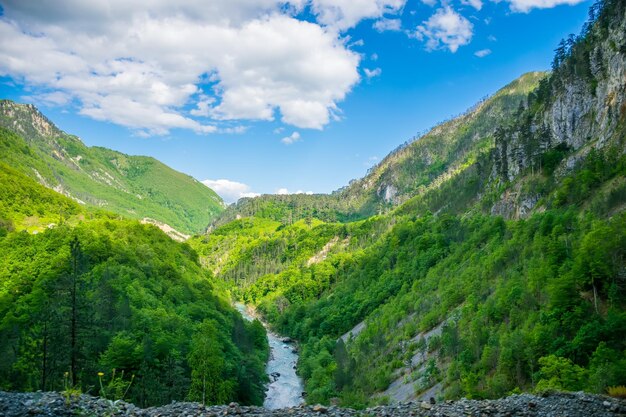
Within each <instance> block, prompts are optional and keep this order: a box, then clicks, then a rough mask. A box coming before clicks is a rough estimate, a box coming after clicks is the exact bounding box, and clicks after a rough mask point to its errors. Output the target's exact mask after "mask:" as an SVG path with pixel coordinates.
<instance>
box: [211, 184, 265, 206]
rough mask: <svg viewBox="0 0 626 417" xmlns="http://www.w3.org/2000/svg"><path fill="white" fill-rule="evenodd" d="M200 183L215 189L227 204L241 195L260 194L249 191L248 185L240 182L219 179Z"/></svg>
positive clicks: (241, 196) (256, 195)
mask: <svg viewBox="0 0 626 417" xmlns="http://www.w3.org/2000/svg"><path fill="white" fill-rule="evenodd" d="M202 183H203V184H204V185H206V186H207V187H209V188H210V189H212V190H213V191H215V192H216V193H217V194H218V195H219V196H220V197H222V199H223V200H224V202H226V203H228V204H230V203H234V202H235V201H237V200H239V199H240V198H243V197H258V196H259V195H261V194H259V193H253V192H252V191H250V186H249V185H247V184H244V183H242V182H237V181H231V180H227V179H219V180H204V181H202Z"/></svg>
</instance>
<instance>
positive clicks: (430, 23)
mask: <svg viewBox="0 0 626 417" xmlns="http://www.w3.org/2000/svg"><path fill="white" fill-rule="evenodd" d="M472 31H473V25H472V23H471V22H470V21H469V20H467V19H466V18H465V17H463V16H461V15H460V14H458V13H457V12H455V11H454V9H452V7H450V6H445V7H442V8H440V9H438V10H437V11H436V12H435V14H433V15H432V16H431V17H430V18H429V19H428V20H426V21H424V22H423V23H422V24H421V25H419V26H418V27H417V30H416V32H415V37H417V39H419V40H425V41H426V49H427V50H429V51H432V50H435V49H441V48H448V49H449V50H450V52H452V53H454V52H456V51H457V50H458V49H459V47H460V46H463V45H467V44H468V43H469V42H470V41H471V40H472V35H473V32H472Z"/></svg>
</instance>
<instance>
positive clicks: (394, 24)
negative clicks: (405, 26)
mask: <svg viewBox="0 0 626 417" xmlns="http://www.w3.org/2000/svg"><path fill="white" fill-rule="evenodd" d="M373 28H374V29H376V30H377V31H378V32H381V33H382V32H386V31H394V32H397V31H400V30H402V21H401V20H400V19H387V18H382V19H379V20H377V21H375V22H374V25H373Z"/></svg>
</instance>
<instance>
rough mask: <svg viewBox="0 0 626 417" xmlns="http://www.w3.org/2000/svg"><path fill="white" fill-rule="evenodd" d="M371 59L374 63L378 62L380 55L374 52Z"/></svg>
mask: <svg viewBox="0 0 626 417" xmlns="http://www.w3.org/2000/svg"><path fill="white" fill-rule="evenodd" d="M370 59H371V60H372V61H378V54H377V53H376V52H374V53H373V54H372V55H370Z"/></svg>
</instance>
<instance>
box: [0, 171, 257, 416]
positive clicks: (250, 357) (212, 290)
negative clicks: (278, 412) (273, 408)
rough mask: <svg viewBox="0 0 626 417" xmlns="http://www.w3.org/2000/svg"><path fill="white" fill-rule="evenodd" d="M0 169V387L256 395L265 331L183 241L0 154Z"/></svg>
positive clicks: (219, 399)
mask: <svg viewBox="0 0 626 417" xmlns="http://www.w3.org/2000/svg"><path fill="white" fill-rule="evenodd" d="M0 179H1V180H2V184H3V187H2V188H1V189H0V387H1V388H2V389H3V390H14V391H15V390H18V391H36V390H44V391H45V390H56V391H64V392H65V393H66V395H71V394H72V393H75V394H79V393H80V392H81V391H83V392H90V393H92V394H98V395H100V396H103V397H107V396H109V397H110V398H111V397H114V398H116V399H120V398H126V399H128V400H131V401H133V402H135V403H136V404H138V405H141V406H144V407H147V406H154V405H162V404H167V403H170V402H171V401H172V400H179V401H180V400H184V399H190V400H196V401H201V400H202V401H205V402H207V403H213V404H221V403H228V402H230V401H237V402H240V403H242V404H257V405H259V404H262V402H263V393H264V383H265V382H266V380H267V377H266V375H265V373H264V368H265V362H266V361H267V357H268V354H269V349H268V345H267V339H266V336H265V330H264V329H263V327H262V325H261V323H260V322H258V321H255V322H247V321H245V320H244V319H243V318H242V317H241V315H240V314H239V313H238V312H237V311H236V310H235V309H234V308H232V307H231V306H230V304H229V303H228V301H227V299H226V296H225V293H224V292H223V290H222V289H220V287H221V286H220V285H219V283H218V282H216V280H215V279H214V278H213V276H212V275H211V274H210V273H209V272H208V271H206V270H204V269H202V268H201V266H200V264H199V262H198V257H197V254H196V253H195V252H194V251H193V250H192V249H191V248H190V247H189V246H188V245H186V244H182V243H178V242H175V241H173V240H172V239H170V238H169V237H168V236H167V235H166V234H165V233H163V232H162V231H161V230H159V229H158V228H156V227H154V226H152V225H146V224H141V223H139V222H138V221H136V220H122V219H120V218H119V216H117V215H114V214H111V213H106V212H96V211H94V210H87V209H85V207H83V206H81V205H79V204H77V203H76V202H74V201H72V200H71V199H69V198H67V197H65V196H63V195H61V194H58V193H56V192H55V191H52V190H49V189H47V188H45V187H43V186H42V185H40V184H38V183H37V182H36V181H34V180H33V179H31V178H29V177H27V176H25V175H23V174H21V173H20V172H18V171H16V170H14V169H12V168H10V167H8V166H6V165H5V164H3V163H0ZM24 230H29V231H32V232H33V233H25V232H24ZM35 232H36V233H35ZM207 379H209V381H210V382H209V383H207ZM4 412H5V410H2V409H0V413H4Z"/></svg>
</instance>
